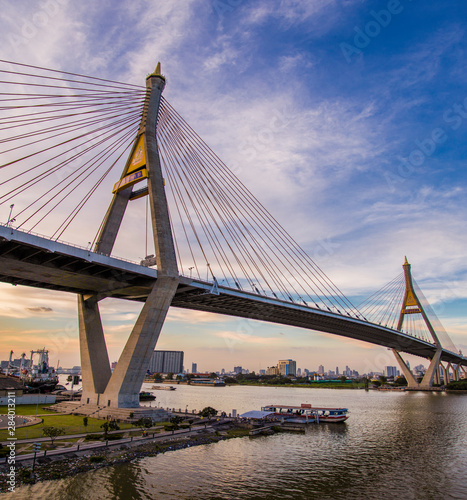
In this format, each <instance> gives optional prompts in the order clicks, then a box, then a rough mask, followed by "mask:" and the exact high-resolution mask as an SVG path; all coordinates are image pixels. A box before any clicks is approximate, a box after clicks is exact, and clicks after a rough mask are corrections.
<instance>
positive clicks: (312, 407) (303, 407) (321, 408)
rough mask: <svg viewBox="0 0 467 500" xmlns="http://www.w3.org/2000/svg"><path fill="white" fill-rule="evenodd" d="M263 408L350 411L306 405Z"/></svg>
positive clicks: (267, 406)
mask: <svg viewBox="0 0 467 500" xmlns="http://www.w3.org/2000/svg"><path fill="white" fill-rule="evenodd" d="M263 408H286V409H288V410H341V411H348V409H347V408H328V407H324V406H311V405H305V406H303V405H302V406H291V405H274V404H270V405H264V406H263Z"/></svg>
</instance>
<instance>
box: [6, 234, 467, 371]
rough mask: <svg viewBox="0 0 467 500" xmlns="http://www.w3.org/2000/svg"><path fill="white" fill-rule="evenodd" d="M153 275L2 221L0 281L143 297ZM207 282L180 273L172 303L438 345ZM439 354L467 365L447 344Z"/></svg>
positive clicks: (408, 347) (422, 351)
mask: <svg viewBox="0 0 467 500" xmlns="http://www.w3.org/2000/svg"><path fill="white" fill-rule="evenodd" d="M156 280H157V271H156V270H155V269H151V268H145V267H143V266H139V265H137V264H134V263H131V262H127V261H124V260H120V259H116V258H113V257H107V256H104V255H101V254H97V253H93V252H90V251H88V250H85V249H82V248H77V247H73V246H70V245H65V244H63V243H57V242H53V241H50V240H47V239H45V238H42V237H38V236H35V235H31V234H28V233H23V232H20V231H17V230H13V229H11V228H6V227H0V281H1V282H5V283H11V284H12V285H23V286H31V287H38V288H42V289H50V290H56V291H65V292H70V293H74V294H82V295H84V296H86V295H93V296H96V297H97V298H98V299H103V298H106V297H115V298H121V299H128V300H133V301H139V302H145V301H146V299H147V297H148V295H149V293H150V292H151V290H152V288H153V285H154V283H155V281H156ZM211 287H212V284H210V283H206V282H202V281H198V280H191V279H189V278H185V277H182V278H180V283H179V285H178V288H177V292H176V293H175V296H174V298H173V300H172V306H174V307H181V308H185V309H192V310H197V311H206V312H211V313H218V314H225V315H228V316H236V317H241V318H248V319H254V320H260V321H267V322H272V323H278V324H283V325H290V326H296V327H299V328H306V329H309V330H317V331H321V332H326V333H332V334H335V335H340V336H344V337H347V338H353V339H356V340H361V341H364V342H369V343H372V344H376V345H381V346H384V347H387V348H391V349H396V350H397V351H403V352H405V353H409V354H413V355H416V356H421V357H425V358H430V359H431V358H433V357H434V356H435V354H436V351H437V348H436V346H435V345H433V344H430V343H428V342H425V341H422V340H420V339H417V338H415V337H411V336H409V335H406V334H403V333H400V332H397V331H395V330H391V329H388V328H384V327H382V326H379V325H375V324H372V323H368V322H365V321H362V320H359V319H356V318H351V317H350V316H349V317H347V316H342V315H339V314H335V313H330V312H326V311H322V310H318V309H315V308H311V307H306V306H304V305H299V304H294V303H289V302H285V301H281V300H278V299H273V298H269V297H265V296H259V295H255V294H252V293H248V292H244V291H240V290H236V289H232V288H227V287H219V295H215V294H212V293H210V289H211ZM441 360H442V361H446V362H450V363H455V364H461V365H464V366H465V365H467V360H466V359H465V358H463V357H462V356H460V355H459V354H456V353H452V352H450V351H445V350H443V352H442V355H441Z"/></svg>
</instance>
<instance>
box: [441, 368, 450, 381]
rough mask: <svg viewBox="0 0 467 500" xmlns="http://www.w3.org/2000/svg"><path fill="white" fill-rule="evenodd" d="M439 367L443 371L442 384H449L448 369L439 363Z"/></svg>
mask: <svg viewBox="0 0 467 500" xmlns="http://www.w3.org/2000/svg"><path fill="white" fill-rule="evenodd" d="M441 369H442V371H443V384H444V385H446V384H449V382H450V380H449V371H448V369H447V368H446V367H445V366H444V365H443V364H441Z"/></svg>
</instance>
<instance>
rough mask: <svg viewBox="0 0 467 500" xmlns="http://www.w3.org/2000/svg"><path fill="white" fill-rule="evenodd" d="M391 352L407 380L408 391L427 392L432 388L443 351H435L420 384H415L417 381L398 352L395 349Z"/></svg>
mask: <svg viewBox="0 0 467 500" xmlns="http://www.w3.org/2000/svg"><path fill="white" fill-rule="evenodd" d="M392 352H393V353H394V356H395V357H396V359H397V362H398V363H399V366H400V367H401V370H402V372H403V373H404V376H405V379H406V380H407V387H408V388H409V389H412V390H417V389H418V390H421V391H424V390H429V389H430V388H432V387H433V383H434V382H435V376H436V373H439V366H440V363H439V361H440V359H441V354H442V353H443V350H442V349H441V348H439V349H438V350H437V351H436V354H435V355H434V356H433V358H432V359H431V361H430V366H429V367H428V369H427V371H426V373H425V375H424V377H423V379H422V381H421V382H417V380H415V377H414V376H413V373H412V372H411V371H410V369H409V367H408V366H407V364H406V362H405V361H404V360H403V359H402V356H401V355H400V354H399V352H398V351H396V350H395V349H393V350H392ZM441 366H442V365H441ZM443 369H444V367H443ZM444 373H446V372H444ZM438 379H439V377H438Z"/></svg>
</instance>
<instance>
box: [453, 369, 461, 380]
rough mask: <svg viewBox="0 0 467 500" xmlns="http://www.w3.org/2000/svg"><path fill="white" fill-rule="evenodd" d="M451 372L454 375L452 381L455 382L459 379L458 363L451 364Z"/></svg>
mask: <svg viewBox="0 0 467 500" xmlns="http://www.w3.org/2000/svg"><path fill="white" fill-rule="evenodd" d="M452 372H453V375H454V381H455V382H458V381H459V378H460V377H459V365H456V366H455V367H454V366H453V367H452Z"/></svg>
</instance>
